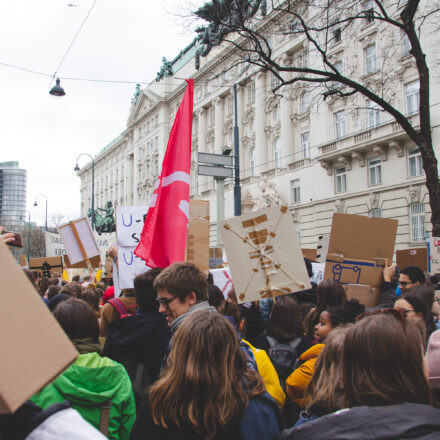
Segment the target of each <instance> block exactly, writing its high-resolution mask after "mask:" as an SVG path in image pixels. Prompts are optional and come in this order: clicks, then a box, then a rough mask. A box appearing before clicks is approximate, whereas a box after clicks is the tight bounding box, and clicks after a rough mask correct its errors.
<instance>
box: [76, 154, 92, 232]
mask: <svg viewBox="0 0 440 440" xmlns="http://www.w3.org/2000/svg"><path fill="white" fill-rule="evenodd" d="M81 156H89V157H90V159H91V160H92V230H95V161H94V160H93V157H92V156H91V155H90V154H89V153H81V154H80V155H79V156H78V157H77V158H76V165H75V168H74V169H73V171H75V172H78V171H79V170H80V168H79V166H78V159H79V158H80V157H81Z"/></svg>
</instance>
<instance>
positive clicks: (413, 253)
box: [396, 247, 428, 271]
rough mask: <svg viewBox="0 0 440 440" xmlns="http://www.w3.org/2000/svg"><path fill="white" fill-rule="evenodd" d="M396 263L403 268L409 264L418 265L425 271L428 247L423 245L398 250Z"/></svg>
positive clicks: (426, 268)
mask: <svg viewBox="0 0 440 440" xmlns="http://www.w3.org/2000/svg"><path fill="white" fill-rule="evenodd" d="M396 264H397V266H398V267H399V269H403V268H404V267H407V266H417V267H420V269H422V270H423V271H427V270H428V249H427V248H426V247H421V248H415V249H402V250H400V251H396Z"/></svg>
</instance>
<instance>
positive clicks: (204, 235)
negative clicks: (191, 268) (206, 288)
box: [186, 200, 209, 270]
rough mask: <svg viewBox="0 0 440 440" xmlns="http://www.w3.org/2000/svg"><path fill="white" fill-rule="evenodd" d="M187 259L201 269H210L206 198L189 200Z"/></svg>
mask: <svg viewBox="0 0 440 440" xmlns="http://www.w3.org/2000/svg"><path fill="white" fill-rule="evenodd" d="M186 261H187V262H189V263H194V264H195V265H196V266H197V267H198V268H199V269H200V270H208V269H209V202H208V201H206V200H190V201H189V223H188V241H187V245H186Z"/></svg>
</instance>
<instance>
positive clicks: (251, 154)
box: [249, 147, 255, 176]
mask: <svg viewBox="0 0 440 440" xmlns="http://www.w3.org/2000/svg"><path fill="white" fill-rule="evenodd" d="M249 174H250V175H251V176H255V147H254V148H251V149H250V151H249Z"/></svg>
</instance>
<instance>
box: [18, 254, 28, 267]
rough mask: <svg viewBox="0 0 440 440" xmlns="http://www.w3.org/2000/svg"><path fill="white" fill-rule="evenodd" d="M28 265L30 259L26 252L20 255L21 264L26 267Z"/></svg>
mask: <svg viewBox="0 0 440 440" xmlns="http://www.w3.org/2000/svg"><path fill="white" fill-rule="evenodd" d="M27 265H28V260H27V257H26V255H25V254H21V255H20V266H21V267H25V266H27Z"/></svg>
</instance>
